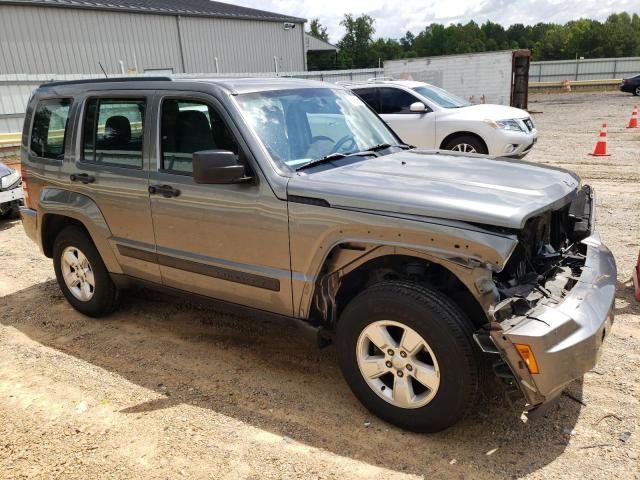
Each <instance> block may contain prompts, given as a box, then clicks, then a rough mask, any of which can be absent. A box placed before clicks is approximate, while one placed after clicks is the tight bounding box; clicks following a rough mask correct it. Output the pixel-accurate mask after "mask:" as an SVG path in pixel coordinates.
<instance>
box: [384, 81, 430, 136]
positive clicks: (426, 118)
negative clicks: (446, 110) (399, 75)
mask: <svg viewBox="0 0 640 480" xmlns="http://www.w3.org/2000/svg"><path fill="white" fill-rule="evenodd" d="M377 90H378V95H379V98H380V116H381V117H382V119H383V120H384V121H385V122H387V124H388V125H389V126H390V127H391V129H392V130H393V131H394V132H396V133H397V134H398V136H399V137H400V138H401V139H402V140H403V141H404V142H405V143H409V144H411V145H415V146H417V147H421V148H438V147H437V146H436V144H435V141H436V121H435V114H434V112H433V111H432V110H431V109H430V108H429V106H428V105H426V104H425V107H427V110H426V111H425V112H412V111H411V110H410V109H409V107H410V106H411V104H412V103H416V102H421V103H424V102H423V101H422V100H420V99H419V98H417V97H416V96H415V95H413V94H411V93H409V92H407V91H406V90H402V89H400V88H395V87H381V88H378V89H377Z"/></svg>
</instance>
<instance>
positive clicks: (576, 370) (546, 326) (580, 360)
mask: <svg viewBox="0 0 640 480" xmlns="http://www.w3.org/2000/svg"><path fill="white" fill-rule="evenodd" d="M582 243H584V244H586V245H587V254H586V262H585V265H584V267H583V269H582V273H581V275H580V277H579V279H578V280H577V283H576V284H575V285H574V286H573V288H572V289H571V291H570V292H569V293H568V294H567V296H566V297H564V299H563V300H562V301H561V303H558V304H551V305H549V304H546V305H537V306H536V307H534V308H533V309H532V310H530V311H528V312H527V313H526V314H525V315H522V316H521V318H511V319H509V320H508V321H507V322H503V324H502V325H503V329H502V330H494V331H492V332H491V338H492V340H493V342H494V343H495V345H496V346H498V348H499V350H500V353H501V354H502V356H503V358H504V360H505V361H506V363H507V364H508V365H509V367H510V368H511V370H512V372H513V374H514V376H515V378H516V381H517V382H518V384H519V385H520V389H521V390H522V392H523V393H524V396H525V398H526V400H527V403H528V405H529V406H528V409H533V408H535V407H538V406H540V405H541V404H543V403H546V402H549V401H551V400H553V399H555V398H556V397H558V396H559V395H560V394H561V393H562V389H563V388H564V387H565V386H566V385H567V384H568V383H570V382H571V381H573V380H575V379H577V378H580V377H582V376H583V375H584V374H585V373H586V372H587V371H589V370H591V369H592V368H593V367H594V366H595V365H596V362H597V361H598V359H599V357H600V352H601V347H602V342H603V340H604V338H605V337H606V335H607V333H608V332H609V329H610V328H611V325H612V323H613V317H614V315H613V309H614V301H615V287H616V276H617V269H616V263H615V259H614V258H613V255H612V254H611V252H610V251H609V249H608V248H607V247H605V246H604V245H603V244H602V242H601V241H600V237H599V235H597V234H593V235H591V236H590V237H588V238H586V239H584V240H583V241H582ZM505 324H507V325H506V327H505ZM514 344H525V345H529V347H530V348H531V350H532V351H533V354H534V356H535V359H536V362H537V364H538V369H539V373H537V374H531V373H530V372H529V370H528V368H527V366H526V365H525V363H524V361H523V360H522V358H521V357H520V355H519V353H518V352H517V351H516V349H515V347H514Z"/></svg>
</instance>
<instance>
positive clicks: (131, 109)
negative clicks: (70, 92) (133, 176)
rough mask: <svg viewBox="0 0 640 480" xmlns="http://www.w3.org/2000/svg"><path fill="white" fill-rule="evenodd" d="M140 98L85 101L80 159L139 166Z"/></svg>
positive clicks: (142, 110)
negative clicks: (81, 154)
mask: <svg viewBox="0 0 640 480" xmlns="http://www.w3.org/2000/svg"><path fill="white" fill-rule="evenodd" d="M144 111H145V101H144V100H115V99H104V98H94V99H91V100H89V102H88V103H87V108H86V111H85V117H84V137H83V138H84V140H83V142H84V144H83V145H84V148H83V160H84V161H85V162H94V163H97V164H103V165H113V166H116V167H128V168H142V143H143V138H144Z"/></svg>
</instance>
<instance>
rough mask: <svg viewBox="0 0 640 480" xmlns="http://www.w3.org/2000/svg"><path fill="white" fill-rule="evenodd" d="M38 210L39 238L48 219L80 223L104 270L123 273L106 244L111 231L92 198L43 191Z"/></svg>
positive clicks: (63, 191)
mask: <svg viewBox="0 0 640 480" xmlns="http://www.w3.org/2000/svg"><path fill="white" fill-rule="evenodd" d="M38 206H39V209H40V210H41V214H40V215H39V218H40V219H41V220H40V226H39V227H40V232H42V233H41V235H43V234H44V232H43V230H42V227H43V225H44V222H45V219H46V217H47V215H61V216H64V217H69V218H73V219H74V220H77V221H79V222H80V223H82V225H84V227H85V228H86V229H87V231H88V232H89V235H90V236H91V239H92V240H93V243H94V245H95V246H96V248H97V249H98V252H100V256H101V257H102V261H103V262H104V264H105V266H106V267H107V270H108V271H109V272H112V273H122V269H121V268H120V264H119V263H118V261H117V260H116V256H115V253H114V252H113V250H112V248H111V245H110V244H109V241H108V240H109V238H110V237H111V230H109V226H108V225H107V222H106V221H105V219H104V216H103V215H102V212H101V211H100V208H98V205H97V204H96V203H95V202H94V201H93V200H92V199H91V198H89V197H87V196H86V195H82V194H80V193H77V192H72V191H69V190H63V189H58V188H44V189H42V192H41V194H40V201H39V205H38ZM44 240H45V239H44V238H43V239H42V245H44V244H45V242H44Z"/></svg>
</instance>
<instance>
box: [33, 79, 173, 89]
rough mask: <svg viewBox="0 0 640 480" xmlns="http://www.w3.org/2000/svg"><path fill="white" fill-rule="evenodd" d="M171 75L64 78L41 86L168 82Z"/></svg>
mask: <svg viewBox="0 0 640 480" xmlns="http://www.w3.org/2000/svg"><path fill="white" fill-rule="evenodd" d="M171 80H172V79H171V77H113V78H85V79H81V80H63V81H59V82H46V83H43V84H42V85H40V86H41V87H57V86H59V85H81V84H84V83H122V82H167V81H171Z"/></svg>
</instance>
